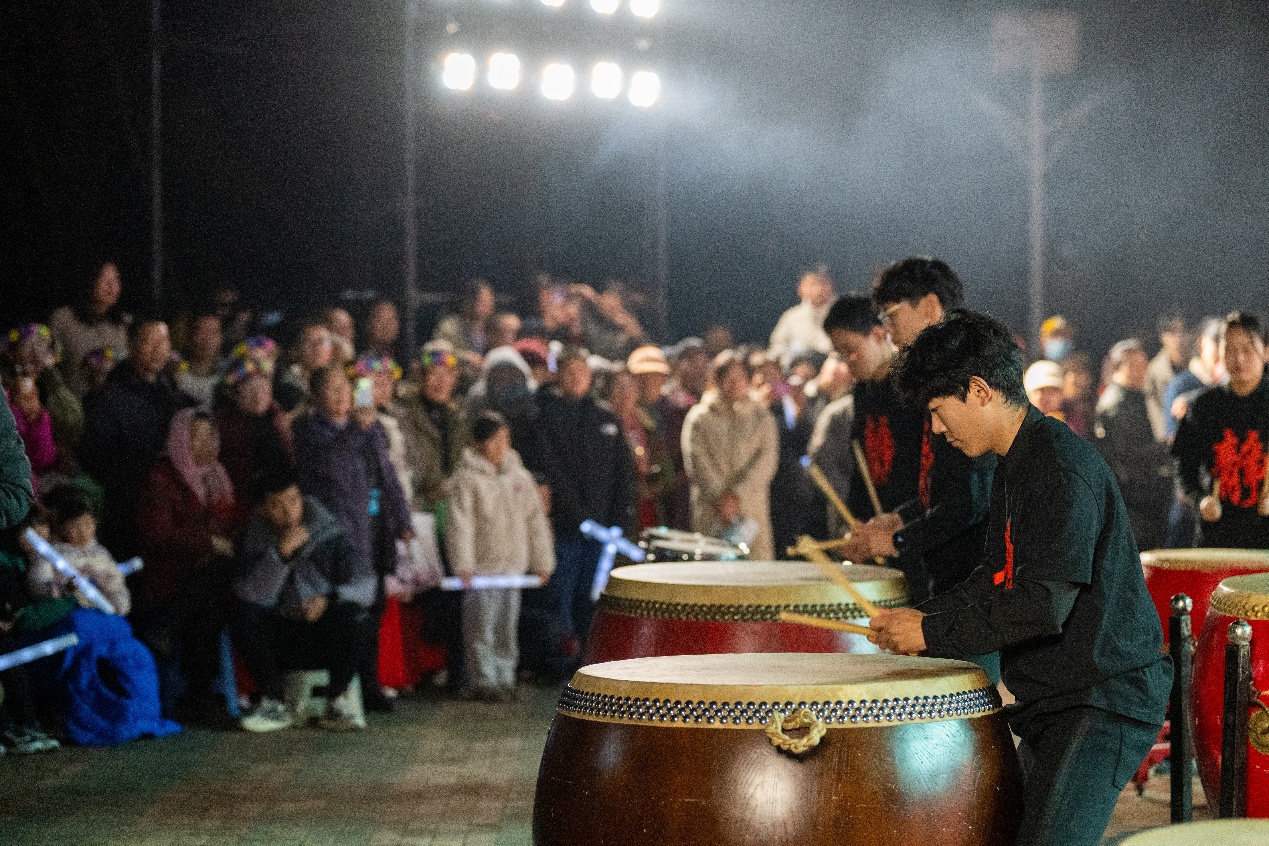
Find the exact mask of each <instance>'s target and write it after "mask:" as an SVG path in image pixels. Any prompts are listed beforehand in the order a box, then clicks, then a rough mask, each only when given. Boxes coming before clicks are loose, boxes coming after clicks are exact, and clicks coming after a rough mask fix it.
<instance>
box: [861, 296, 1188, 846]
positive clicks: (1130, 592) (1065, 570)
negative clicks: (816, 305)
mask: <svg viewBox="0 0 1269 846" xmlns="http://www.w3.org/2000/svg"><path fill="white" fill-rule="evenodd" d="M895 380H896V384H897V385H898V388H899V391H900V393H901V394H902V395H903V396H904V397H905V399H907V400H908V401H910V402H913V403H918V404H920V405H922V406H925V407H928V408H929V410H930V413H931V415H932V418H933V428H934V431H935V432H938V433H942V434H944V435H945V436H946V437H947V439H948V441H949V442H950V443H951V444H952V445H953V446H956V447H957V448H959V449H960V450H961V451H962V452H964V453H965V454H966V455H968V456H970V457H971V458H972V457H977V456H980V455H984V454H986V453H988V452H994V453H995V454H996V455H998V456H1000V459H999V462H998V464H997V467H996V472H995V478H994V480H993V483H992V497H991V511H990V515H989V517H988V528H987V542H986V545H985V547H984V550H983V558H982V563H981V564H980V565H979V567H978V568H977V569H976V570H975V571H974V572H973V574H972V575H971V576H970V577H969V578H968V579H967V580H966V581H965V582H963V583H962V584H960V585H958V586H956V587H954V588H953V589H951V590H950V591H948V592H946V593H943V594H940V595H938V596H935V597H934V598H932V599H930V600H928V601H927V602H925V603H924V604H922V605H921V607H920V608H919V609H911V608H902V609H894V610H889V611H882V612H881V613H880V614H878V615H877V616H876V617H874V618H873V619H872V628H873V634H872V636H871V639H872V640H873V641H874V642H876V643H877V644H878V645H880V646H882V647H883V648H886V649H890V650H892V651H894V652H899V653H918V652H925V653H927V654H929V655H932V656H935V657H947V656H958V655H966V654H977V653H985V652H993V651H996V650H999V651H1000V654H1001V669H1002V674H1003V676H1004V682H1005V684H1006V686H1007V687H1008V688H1009V690H1010V691H1011V692H1012V693H1013V694H1014V696H1015V697H1016V698H1017V703H1016V704H1015V705H1012V706H1010V708H1009V714H1008V716H1009V723H1010V726H1011V727H1012V729H1013V731H1014V732H1015V733H1016V734H1017V735H1018V736H1019V737H1021V738H1022V743H1021V745H1020V746H1019V748H1018V757H1019V761H1020V763H1021V765H1022V773H1023V779H1024V807H1023V809H1022V827H1021V831H1020V832H1019V834H1018V841H1017V842H1018V843H1020V844H1027V846H1047V845H1048V844H1052V846H1080V844H1089V845H1090V846H1093V844H1097V843H1098V842H1099V841H1100V839H1101V835H1102V833H1103V832H1104V830H1105V828H1106V824H1107V822H1108V821H1109V820H1110V815H1111V812H1112V811H1113V810H1114V807H1115V802H1116V800H1117V799H1118V797H1119V793H1120V791H1121V790H1122V788H1123V786H1124V785H1125V784H1126V783H1127V781H1128V779H1129V778H1130V777H1131V776H1132V774H1133V772H1134V771H1135V770H1136V769H1137V767H1138V766H1139V765H1140V763H1141V761H1142V760H1143V759H1144V758H1145V756H1146V753H1147V752H1148V751H1149V750H1150V747H1151V745H1152V744H1153V743H1154V740H1155V737H1156V736H1157V735H1158V731H1159V727H1160V726H1161V725H1162V723H1163V718H1164V709H1165V707H1166V703H1167V697H1168V692H1169V689H1170V686H1171V681H1172V671H1171V664H1170V662H1169V659H1168V658H1167V657H1166V656H1165V655H1164V654H1163V653H1162V642H1163V632H1162V630H1161V628H1160V625H1159V617H1158V615H1157V614H1156V612H1155V610H1154V606H1153V605H1152V604H1151V600H1150V596H1149V594H1148V592H1147V591H1146V586H1145V580H1144V578H1143V577H1142V572H1141V563H1140V559H1139V556H1138V553H1137V547H1136V544H1135V542H1134V541H1133V536H1132V529H1131V526H1130V525H1129V522H1128V515H1127V512H1126V510H1125V508H1124V504H1123V499H1122V498H1121V497H1120V494H1119V490H1118V488H1117V487H1116V485H1115V481H1114V477H1113V476H1112V475H1111V472H1110V469H1109V468H1108V467H1107V466H1106V463H1105V462H1104V461H1103V460H1102V459H1101V457H1100V456H1099V455H1098V454H1097V452H1096V451H1095V450H1094V449H1093V448H1092V446H1091V445H1089V444H1087V443H1085V442H1084V441H1082V440H1081V439H1080V438H1078V437H1076V436H1075V435H1074V434H1073V433H1072V432H1071V430H1070V429H1069V428H1067V427H1066V426H1065V425H1064V424H1062V423H1061V422H1059V421H1056V420H1052V419H1050V418H1046V417H1044V415H1042V414H1041V413H1040V412H1039V411H1038V410H1036V409H1035V408H1033V407H1031V405H1030V403H1028V402H1027V398H1026V394H1025V393H1024V391H1023V387H1022V356H1021V353H1020V351H1019V350H1018V347H1017V345H1016V344H1015V343H1014V342H1013V339H1012V337H1011V333H1010V332H1009V330H1008V329H1007V328H1005V327H1004V326H1003V325H1001V324H1000V323H998V322H997V321H995V320H993V319H992V318H989V317H986V316H984V315H980V314H974V313H972V312H968V311H959V310H958V311H953V312H951V313H950V314H949V315H948V316H947V317H946V319H945V320H944V321H943V322H942V323H939V324H937V325H934V326H931V327H930V328H928V329H926V330H924V331H923V332H922V333H921V334H920V335H919V336H918V337H917V338H916V340H914V341H913V343H912V344H911V345H910V346H909V347H908V348H907V349H905V350H904V352H903V354H902V355H901V357H900V358H899V360H898V361H897V362H896V373H895Z"/></svg>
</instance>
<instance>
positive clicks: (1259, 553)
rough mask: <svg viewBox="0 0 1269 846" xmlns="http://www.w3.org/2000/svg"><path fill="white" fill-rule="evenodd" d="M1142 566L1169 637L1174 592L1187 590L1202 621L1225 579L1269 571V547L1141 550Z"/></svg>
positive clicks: (1147, 585) (1155, 605) (1164, 630)
mask: <svg viewBox="0 0 1269 846" xmlns="http://www.w3.org/2000/svg"><path fill="white" fill-rule="evenodd" d="M1141 569H1142V570H1143V571H1144V572H1145V576H1146V587H1147V588H1148V589H1149V590H1150V596H1151V598H1152V599H1154V607H1155V609H1156V610H1157V611H1158V612H1159V619H1160V620H1162V621H1163V635H1164V637H1165V638H1166V637H1167V634H1168V618H1169V617H1171V616H1172V597H1173V595H1175V594H1178V593H1184V594H1185V595H1187V596H1189V597H1190V599H1192V600H1194V610H1193V611H1192V612H1191V616H1192V617H1193V619H1195V620H1199V621H1201V620H1202V619H1203V618H1204V616H1205V615H1206V614H1207V601H1208V599H1209V598H1210V597H1211V595H1212V591H1214V590H1216V586H1217V585H1219V584H1220V583H1221V581H1222V580H1224V579H1228V578H1229V577H1230V576H1245V575H1248V574H1249V573H1264V572H1269V550H1263V549H1152V550H1150V551H1149V552H1143V553H1141ZM1200 625H1201V623H1200Z"/></svg>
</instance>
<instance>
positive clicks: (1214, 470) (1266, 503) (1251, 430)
mask: <svg viewBox="0 0 1269 846" xmlns="http://www.w3.org/2000/svg"><path fill="white" fill-rule="evenodd" d="M1219 344H1220V356H1221V360H1222V361H1223V362H1224V363H1225V371H1226V372H1227V373H1228V374H1229V384H1227V385H1220V386H1217V387H1214V388H1211V389H1210V390H1208V391H1206V392H1205V393H1203V394H1200V395H1199V397H1198V398H1197V399H1196V400H1194V402H1193V403H1192V404H1191V405H1190V410H1189V412H1188V413H1187V414H1186V415H1185V417H1184V418H1183V419H1182V420H1181V425H1180V427H1179V428H1178V429H1177V433H1176V440H1174V441H1173V442H1172V454H1173V455H1174V456H1176V459H1177V478H1178V479H1179V481H1180V484H1181V490H1182V492H1183V493H1184V494H1185V496H1186V497H1187V499H1188V500H1189V501H1190V504H1191V505H1192V506H1195V505H1196V506H1198V510H1199V518H1200V519H1199V546H1220V547H1241V548H1247V549H1269V480H1266V471H1269V458H1267V450H1269V380H1266V379H1265V333H1264V328H1263V327H1262V326H1261V325H1260V321H1259V320H1257V319H1256V318H1255V317H1253V316H1251V315H1250V314H1243V313H1240V312H1234V313H1233V314H1231V315H1229V317H1227V318H1225V325H1224V327H1223V328H1222V330H1221V336H1220V342H1219Z"/></svg>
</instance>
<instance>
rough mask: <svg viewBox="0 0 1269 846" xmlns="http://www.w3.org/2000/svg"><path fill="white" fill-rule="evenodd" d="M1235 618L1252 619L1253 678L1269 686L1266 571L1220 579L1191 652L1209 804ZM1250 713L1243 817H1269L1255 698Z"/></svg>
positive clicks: (1268, 769) (1216, 787)
mask: <svg viewBox="0 0 1269 846" xmlns="http://www.w3.org/2000/svg"><path fill="white" fill-rule="evenodd" d="M1235 620H1246V621H1247V622H1248V623H1250V624H1251V683H1252V685H1253V686H1254V687H1255V688H1256V689H1257V690H1263V689H1264V688H1266V687H1269V573H1257V574H1254V575H1250V576H1235V577H1233V578H1229V579H1225V581H1223V582H1221V583H1220V586H1219V587H1217V588H1216V592H1215V593H1213V594H1212V601H1211V604H1210V605H1209V606H1208V609H1207V618H1206V619H1205V620H1204V621H1203V632H1202V634H1201V635H1200V636H1199V645H1198V650H1197V651H1196V652H1195V653H1194V689H1193V692H1192V694H1191V695H1192V698H1193V701H1194V751H1195V754H1196V757H1197V758H1198V768H1199V776H1200V777H1201V778H1202V780H1203V791H1204V792H1205V793H1206V794H1207V804H1208V807H1209V808H1215V807H1217V806H1218V804H1219V802H1220V783H1221V726H1222V724H1223V723H1224V719H1223V716H1224V714H1223V711H1224V705H1225V646H1226V644H1227V643H1228V642H1229V624H1230V623H1232V622H1234V621H1235ZM1251 713H1252V715H1253V717H1252V719H1253V722H1252V728H1253V730H1252V731H1250V732H1248V733H1249V735H1250V736H1251V737H1250V740H1251V742H1250V744H1249V745H1248V749H1247V816H1249V817H1269V730H1264V731H1256V730H1255V727H1256V725H1257V722H1258V721H1261V720H1265V719H1266V717H1265V714H1264V711H1263V710H1262V709H1261V708H1259V707H1257V706H1256V705H1255V703H1254V702H1253V707H1252V712H1251ZM1256 714H1260V715H1261V716H1259V717H1256V716H1254V715H1256ZM1264 842H1266V843H1269V840H1266V841H1264Z"/></svg>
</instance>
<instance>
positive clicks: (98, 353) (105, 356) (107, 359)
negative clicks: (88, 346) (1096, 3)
mask: <svg viewBox="0 0 1269 846" xmlns="http://www.w3.org/2000/svg"><path fill="white" fill-rule="evenodd" d="M118 360H119V356H118V354H116V353H115V348H114V347H97V349H95V350H90V351H89V352H88V354H87V355H85V356H84V363H85V364H87V365H88V366H89V367H91V368H93V369H95V370H101V369H102V368H104V367H106V366H111V367H113V366H114V364H115V362H116V361H118Z"/></svg>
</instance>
